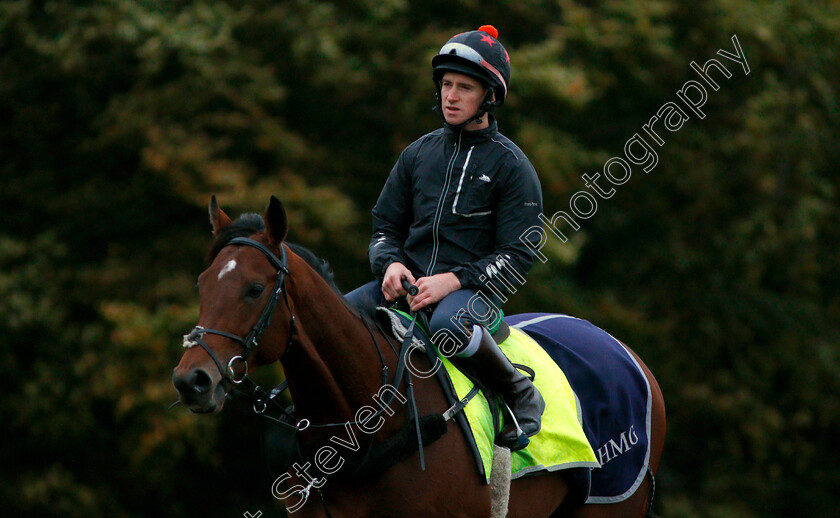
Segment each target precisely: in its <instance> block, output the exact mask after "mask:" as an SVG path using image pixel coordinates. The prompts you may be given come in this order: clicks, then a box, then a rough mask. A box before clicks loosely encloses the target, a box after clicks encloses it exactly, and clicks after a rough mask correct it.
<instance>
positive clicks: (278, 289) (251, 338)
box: [184, 237, 295, 385]
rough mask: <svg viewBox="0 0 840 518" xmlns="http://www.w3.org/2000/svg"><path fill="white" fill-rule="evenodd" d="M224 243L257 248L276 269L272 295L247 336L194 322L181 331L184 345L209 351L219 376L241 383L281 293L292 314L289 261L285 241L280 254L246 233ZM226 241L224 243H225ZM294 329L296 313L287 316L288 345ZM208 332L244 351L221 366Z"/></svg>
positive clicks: (225, 379)
mask: <svg viewBox="0 0 840 518" xmlns="http://www.w3.org/2000/svg"><path fill="white" fill-rule="evenodd" d="M227 245H245V246H250V247H253V248H256V249H257V250H259V251H260V252H262V253H263V255H265V257H266V259H268V262H270V263H271V265H272V266H273V267H274V268H275V269H276V270H277V276H276V277H275V278H274V287H273V288H272V294H271V298H269V300H268V303H267V304H266V306H265V309H263V312H262V315H260V318H259V320H257V323H256V324H254V327H253V328H252V329H251V332H250V333H248V335H247V336H245V337H244V338H243V337H241V336H238V335H235V334H233V333H228V332H226V331H220V330H218V329H207V328H204V327H201V326H195V327H194V328H193V330H192V331H190V333H189V334H186V335H184V347H185V348H190V347H192V346H194V345H196V344H198V345H200V346H201V347H202V348H203V349H204V350H205V351H207V354H209V355H210V358H212V359H213V362H214V363H215V364H216V367H217V368H218V369H219V372H220V373H221V375H222V380H223V381H224V382H228V383H234V384H237V385H238V384H240V383H242V382H243V381H244V380H245V378H246V377H247V375H248V356H250V355H251V351H253V350H254V349H256V348H257V346H258V345H259V341H260V338H261V337H262V334H263V332H264V331H265V330H266V328H267V327H268V326H269V325H270V324H271V316H272V315H273V314H274V310H275V309H276V308H277V301H279V300H280V295H281V294H282V295H283V299H284V300H285V301H286V307H287V308H288V309H289V313H290V314H291V306H289V297H288V295H287V294H286V290H285V286H286V275H288V274H289V265H288V261H287V259H286V247H285V245H282V244H281V245H280V258H278V257H277V256H276V255H274V252H272V251H271V250H269V249H268V247H266V246H265V245H263V244H262V243H260V242H259V241H254V240H253V239H249V238H247V237H235V238H233V239H231V240H230V242H228V244H227ZM227 245H226V246H227ZM294 329H295V317H294V315H291V316H290V318H289V339H288V342H287V344H286V345H287V348H288V346H289V345H291V343H292V336H294ZM206 334H211V335H218V336H223V337H225V338H229V339H231V340H233V341H234V342H238V343H239V344H241V345H242V347H243V348H244V352H243V353H242V354H241V355H238V356H234V357H233V358H231V359H230V361H228V364H227V368H226V369H225V368H224V367H223V366H222V362H220V361H219V358H218V357H216V354H215V353H214V352H213V350H212V349H210V347H208V346H207V344H206V343H205V342H204V339H203V338H204V335H206ZM240 362H241V363H242V366H243V368H242V375H241V376H237V374H236V369H235V364H237V363H240Z"/></svg>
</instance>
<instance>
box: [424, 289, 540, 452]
mask: <svg viewBox="0 0 840 518" xmlns="http://www.w3.org/2000/svg"><path fill="white" fill-rule="evenodd" d="M499 307H500V304H498V301H497V300H494V299H488V298H486V297H484V296H482V295H477V294H476V292H474V291H472V290H458V291H455V292H453V293H451V294H450V295H448V296H447V297H445V298H444V299H443V300H441V302H440V303H439V304H438V306H437V308H435V311H434V313H433V314H432V318H431V320H430V322H429V325H430V327H431V331H432V336H433V339H434V340H435V344H436V345H437V346H438V348H439V350H440V351H441V353H442V354H444V355H445V356H452V355H454V356H455V357H456V358H453V361H455V362H456V363H458V365H459V366H460V367H463V368H465V370H467V371H468V373H469V374H471V375H472V376H474V377H475V378H476V379H478V381H479V382H480V383H482V384H483V385H484V386H486V387H487V388H489V389H490V390H492V391H493V392H496V393H497V394H499V395H500V396H502V398H503V399H504V401H505V403H506V404H507V406H508V408H510V410H511V413H512V414H513V416H514V419H507V420H506V424H505V426H504V428H502V431H501V433H500V434H499V437H498V441H499V443H500V444H502V445H504V446H508V447H510V448H511V450H514V451H515V450H518V449H521V448H524V447H525V446H526V445H527V444H528V437H530V436H532V435H535V434H536V433H537V432H539V430H540V418H541V417H542V413H543V410H544V409H545V402H544V401H543V398H542V396H540V393H539V391H538V390H537V389H536V387H534V385H533V383H531V380H530V379H528V378H527V377H526V376H525V375H523V374H522V373H521V372H519V370H518V369H516V368H515V367H514V366H513V365H512V364H511V363H510V360H508V359H507V357H506V356H505V355H504V353H502V351H501V349H499V346H498V344H496V341H495V340H494V339H493V337H492V336H491V335H490V333H489V332H488V331H487V328H488V327H492V326H493V324H495V323H496V322H495V321H496V320H497V318H498V317H499V316H500V312H499V310H498V308H499ZM453 344H454V345H453ZM517 424H518V427H517Z"/></svg>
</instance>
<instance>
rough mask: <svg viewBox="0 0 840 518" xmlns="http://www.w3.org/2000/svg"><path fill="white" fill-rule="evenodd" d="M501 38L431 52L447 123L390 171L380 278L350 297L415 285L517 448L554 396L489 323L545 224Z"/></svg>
mask: <svg viewBox="0 0 840 518" xmlns="http://www.w3.org/2000/svg"><path fill="white" fill-rule="evenodd" d="M497 37H498V31H497V30H496V29H495V28H494V27H492V26H489V25H485V26H482V27H480V28H479V30H476V31H470V32H464V33H461V34H457V35H456V36H453V37H452V38H451V39H450V40H449V41H447V42H446V44H445V45H444V46H443V47H442V48H441V49H440V52H439V53H438V54H437V55H436V56H435V57H434V58H433V59H432V68H433V79H434V83H435V86H436V90H437V100H438V103H437V106H436V107H435V109H436V110H437V111H438V112H439V113H440V114H441V116H442V117H443V120H444V125H443V128H441V129H438V130H436V131H433V132H431V133H429V134H427V135H425V136H423V137H421V138H420V139H419V140H417V141H416V142H414V143H413V144H411V145H409V146H408V147H407V148H406V149H405V150H404V151H403V152H402V154H401V155H400V157H399V159H398V160H397V163H396V164H395V165H394V167H393V169H392V170H391V173H390V175H389V177H388V180H387V182H386V183H385V186H384V188H383V189H382V192H381V194H380V195H379V199H378V201H377V202H376V206H375V207H374V208H373V211H372V214H373V230H374V232H373V237H372V239H371V243H370V247H369V256H370V262H371V267H372V269H373V273H374V274H375V275H376V277H377V279H378V280H376V281H372V282H370V283H368V284H366V285H364V286H362V287H361V288H358V289H357V290H355V291H353V292H351V293H349V294H348V295H347V298H348V299H349V300H351V301H359V300H362V299H363V298H365V297H368V298H372V299H374V300H375V301H377V302H378V303H380V304H382V305H384V303H385V301H393V300H396V299H398V298H400V297H403V296H406V295H407V293H406V291H405V289H404V288H403V286H402V280H404V279H405V280H407V281H409V282H410V283H412V284H415V285H416V286H417V287H418V288H419V292H418V293H417V295H414V296H410V295H409V296H408V297H407V300H408V302H409V304H410V307H411V309H412V310H414V311H416V310H420V309H422V308H428V309H433V312H432V316H431V319H430V321H429V327H430V328H431V329H430V331H431V332H432V339H433V341H434V342H435V344H436V345H437V346H438V348H439V349H442V348H443V346H442V344H441V343H440V342H441V338H442V337H444V336H445V337H447V338H448V339H450V340H453V339H454V343H455V344H456V346H455V347H454V348H453V347H451V346H450V347H448V348H449V349H454V351H450V354H451V352H454V353H455V356H456V357H457V360H456V361H458V363H459V365H463V366H465V367H466V368H467V370H468V371H469V372H470V373H471V374H472V375H474V376H475V377H476V378H477V379H478V380H479V382H481V383H482V384H483V385H485V386H487V387H488V388H490V389H491V390H493V391H495V392H496V393H498V394H500V395H501V396H502V397H503V399H504V401H505V402H506V403H507V405H508V407H509V408H510V409H511V412H512V413H513V415H514V416H515V418H516V422H517V423H518V424H519V426H520V427H521V431H522V432H523V434H519V433H517V430H516V423H514V422H512V421H511V422H508V423H507V424H506V425H505V427H504V428H503V430H502V432H501V434H500V435H499V438H498V439H497V440H498V441H499V442H500V443H501V444H503V445H506V446H509V447H511V448H512V449H519V448H522V447H524V446H525V445H526V444H527V443H528V439H527V437H529V436H532V435H534V434H536V433H537V432H538V431H539V429H540V419H541V416H542V413H543V410H544V408H545V403H544V401H543V399H542V397H541V396H540V394H539V392H538V391H537V389H536V388H535V387H534V385H533V384H532V383H531V381H530V380H529V379H528V378H527V377H526V376H524V375H523V374H522V373H520V372H519V370H517V369H516V368H515V367H514V366H513V365H512V364H511V363H510V361H509V360H508V359H507V357H505V355H504V354H503V353H502V351H501V350H500V349H499V346H498V345H497V344H496V341H495V340H494V338H493V337H492V336H491V334H490V332H489V331H488V329H493V328H496V327H498V324H499V318H498V317H499V316H500V308H501V304H502V302H504V301H506V300H507V297H508V296H509V295H510V294H511V293H513V292H515V288H514V286H515V284H516V283H519V284H521V283H522V282H524V276H525V275H526V274H527V272H528V270H529V269H530V267H531V264H532V263H533V257H532V253H531V250H536V249H537V248H538V245H537V244H536V243H533V242H530V241H529V240H528V238H527V237H525V235H526V234H528V229H530V228H531V227H532V226H533V225H538V224H539V220H538V218H537V216H538V215H539V214H540V212H541V211H542V191H541V188H540V182H539V179H538V178H537V174H536V172H535V171H534V168H533V166H532V165H531V163H530V162H529V161H528V158H527V157H526V156H525V154H524V153H523V152H522V151H521V150H520V149H519V148H518V147H517V146H516V145H515V144H514V143H513V142H512V141H510V140H509V139H508V138H506V137H505V136H503V135H502V134H501V133H499V132H498V130H497V125H496V120H495V118H494V117H493V115H491V112H492V111H493V110H494V109H496V108H498V107H499V106H501V105H502V104H503V103H504V101H505V96H506V94H507V90H508V82H509V80H510V58H509V57H508V53H507V51H506V50H505V49H504V47H503V46H502V44H501V43H499V41H498V40H497V39H496V38H497ZM529 245H530V249H529ZM477 295H478V296H477ZM383 299H384V300H383ZM444 354H446V353H444ZM508 421H509V420H508Z"/></svg>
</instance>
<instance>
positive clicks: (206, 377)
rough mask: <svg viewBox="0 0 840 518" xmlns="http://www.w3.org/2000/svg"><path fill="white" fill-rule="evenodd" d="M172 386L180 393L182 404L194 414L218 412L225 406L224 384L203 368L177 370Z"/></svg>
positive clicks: (173, 374)
mask: <svg viewBox="0 0 840 518" xmlns="http://www.w3.org/2000/svg"><path fill="white" fill-rule="evenodd" d="M172 384H173V385H175V389H176V390H177V391H178V397H179V399H180V401H181V403H182V404H183V405H184V406H186V407H187V408H189V409H190V410H192V411H193V412H196V413H211V412H218V411H219V410H221V409H222V406H223V405H224V401H225V397H224V388H223V387H222V384H221V383H219V380H215V379H213V376H211V375H210V374H209V373H208V372H207V371H206V370H204V369H203V368H201V367H195V368H192V369H189V370H179V369H178V368H175V370H174V371H173V373H172Z"/></svg>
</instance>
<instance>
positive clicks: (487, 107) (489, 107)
mask: <svg viewBox="0 0 840 518" xmlns="http://www.w3.org/2000/svg"><path fill="white" fill-rule="evenodd" d="M435 97H437V100H438V103H437V106H435V107H434V108H432V110H434V111H436V112H438V114H440V117H441V118H442V119H443V122H446V116H445V115H444V114H443V108H442V106H443V99H441V97H440V88H438V90H437V92H436V93H435ZM491 99H493V89H492V88H488V89H487V95H485V96H484V100H483V101H482V102H481V106H479V107H478V111H476V112H475V115H473V116H472V117H470V118H469V119H467V120H465V121H464V122H462V123H461V124H450V123H449V122H446V123H447V124H449V126H450V127H452V128H454V129H457V130H462V129H464V128H465V127H467V126H468V125H469V124H470V123H471V122H475V121H480V120H481V118H482V117H484V116H485V115H486V114H488V113H490V112H492V111H493V110H494V109H495V108H496V103H494V102H493V101H492V100H491Z"/></svg>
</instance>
